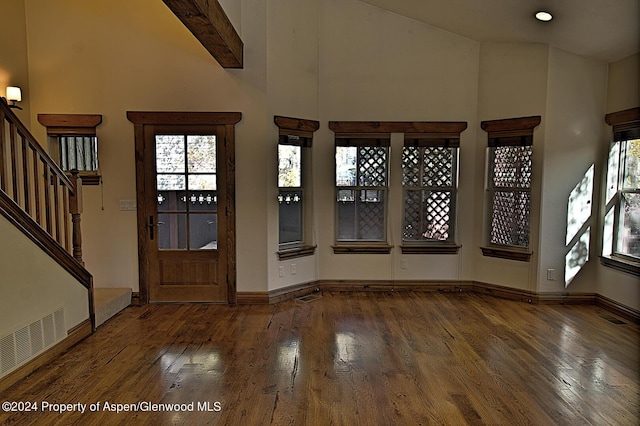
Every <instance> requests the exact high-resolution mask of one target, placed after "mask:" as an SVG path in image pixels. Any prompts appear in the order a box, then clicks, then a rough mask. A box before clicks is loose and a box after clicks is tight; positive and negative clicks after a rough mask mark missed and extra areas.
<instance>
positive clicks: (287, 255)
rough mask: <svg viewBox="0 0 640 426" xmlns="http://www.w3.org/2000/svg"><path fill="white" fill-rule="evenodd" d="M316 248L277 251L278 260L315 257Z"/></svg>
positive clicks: (294, 248) (305, 247) (300, 247)
mask: <svg viewBox="0 0 640 426" xmlns="http://www.w3.org/2000/svg"><path fill="white" fill-rule="evenodd" d="M315 252H316V246H299V247H293V248H287V249H282V250H278V251H277V253H276V254H277V255H278V260H287V259H294V258H296V257H305V256H313V255H314V254H315Z"/></svg>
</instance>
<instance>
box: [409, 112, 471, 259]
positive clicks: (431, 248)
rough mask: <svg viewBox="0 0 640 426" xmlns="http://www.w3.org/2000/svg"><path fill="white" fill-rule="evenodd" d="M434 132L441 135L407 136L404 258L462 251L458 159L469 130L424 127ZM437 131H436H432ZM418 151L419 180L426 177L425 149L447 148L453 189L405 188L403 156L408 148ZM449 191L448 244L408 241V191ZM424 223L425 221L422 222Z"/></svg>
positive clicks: (446, 125) (453, 125)
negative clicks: (459, 224)
mask: <svg viewBox="0 0 640 426" xmlns="http://www.w3.org/2000/svg"><path fill="white" fill-rule="evenodd" d="M424 124H425V125H428V126H430V127H431V128H432V130H437V129H439V130H441V132H430V133H405V134H404V143H403V152H402V159H401V165H402V233H401V235H402V236H401V241H402V245H401V246H400V249H401V251H402V254H421V253H424V254H456V253H458V250H459V249H460V245H459V244H458V243H457V242H456V241H457V218H458V214H457V205H458V175H459V165H460V163H459V161H460V160H459V159H460V133H461V132H462V131H463V130H464V129H466V122H465V123H443V122H429V123H424ZM434 127H435V129H433V128H434ZM409 147H415V148H419V149H420V159H421V163H420V167H419V170H420V176H422V175H423V173H424V171H425V169H424V161H423V159H424V149H426V148H446V149H452V150H453V151H452V164H451V179H452V180H451V185H450V186H424V185H422V182H420V185H418V186H409V185H405V184H404V173H405V168H404V158H405V157H404V154H405V151H404V149H405V148H409ZM418 190H419V191H425V190H434V191H449V192H451V200H450V206H449V218H450V219H449V229H448V231H449V238H447V239H446V240H426V239H425V240H405V239H404V232H405V218H406V214H405V211H406V206H407V199H406V194H407V192H408V191H418ZM422 216H424V215H422ZM422 219H424V218H422Z"/></svg>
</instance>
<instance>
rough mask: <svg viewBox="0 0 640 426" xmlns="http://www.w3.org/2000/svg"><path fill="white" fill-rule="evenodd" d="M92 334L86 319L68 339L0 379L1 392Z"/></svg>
mask: <svg viewBox="0 0 640 426" xmlns="http://www.w3.org/2000/svg"><path fill="white" fill-rule="evenodd" d="M91 333H92V325H91V320H90V319H86V320H84V321H83V322H81V323H80V324H78V325H77V326H75V327H74V328H72V329H71V330H69V332H68V333H67V337H66V338H65V339H63V340H61V341H60V342H58V343H57V344H56V345H54V346H53V347H51V349H49V350H47V351H45V352H43V353H42V354H40V355H38V356H37V357H35V358H34V359H32V360H31V361H29V362H27V363H26V364H24V365H23V366H21V367H19V368H17V369H16V370H14V371H12V372H11V373H9V374H7V375H6V376H5V377H3V378H2V379H0V392H3V391H5V390H6V389H8V388H9V387H11V386H13V385H14V384H16V383H17V382H18V381H20V380H22V379H24V378H25V377H27V376H28V375H30V374H31V373H33V372H34V371H36V370H37V369H38V368H40V367H42V366H43V365H45V364H48V363H49V362H51V361H52V360H54V359H55V358H56V357H58V356H60V355H61V354H62V353H64V352H66V351H67V350H69V349H70V348H71V347H72V346H73V345H75V344H76V343H78V342H80V341H81V340H83V339H84V338H86V337H88V336H90V335H91Z"/></svg>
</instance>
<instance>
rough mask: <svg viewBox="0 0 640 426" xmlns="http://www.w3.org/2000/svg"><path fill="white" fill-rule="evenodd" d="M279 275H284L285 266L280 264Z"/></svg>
mask: <svg viewBox="0 0 640 426" xmlns="http://www.w3.org/2000/svg"><path fill="white" fill-rule="evenodd" d="M278 275H279V276H280V277H284V266H278Z"/></svg>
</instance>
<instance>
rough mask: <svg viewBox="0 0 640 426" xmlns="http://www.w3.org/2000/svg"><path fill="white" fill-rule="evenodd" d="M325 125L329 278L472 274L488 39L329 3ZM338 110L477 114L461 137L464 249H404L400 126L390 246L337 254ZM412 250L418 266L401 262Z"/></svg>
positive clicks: (322, 242)
mask: <svg viewBox="0 0 640 426" xmlns="http://www.w3.org/2000/svg"><path fill="white" fill-rule="evenodd" d="M319 16H320V61H319V65H320V74H319V77H320V81H319V102H320V122H321V129H320V130H319V131H318V134H317V137H316V141H315V142H314V153H313V154H314V166H315V172H316V173H315V185H316V194H315V195H316V201H317V202H316V206H317V208H316V209H317V213H316V219H317V230H318V234H317V237H318V253H319V257H320V260H319V261H320V269H319V272H320V278H322V279H372V280H389V279H407V280H410V279H415V280H421V279H422V280H431V279H449V280H451V279H453V280H455V279H463V278H467V277H470V275H471V263H470V262H469V263H465V262H464V261H463V258H464V257H465V256H466V257H468V256H470V253H471V250H472V243H471V241H472V240H471V238H470V235H471V234H470V232H469V231H470V227H471V221H470V217H471V216H472V214H473V211H474V200H473V197H471V187H472V182H473V179H474V174H473V172H472V170H473V167H474V160H473V155H472V154H471V155H470V154H469V149H470V148H472V147H473V144H474V141H475V129H476V128H477V121H476V107H475V105H476V99H477V92H478V54H479V44H478V43H476V42H474V41H471V40H468V39H465V38H463V37H459V36H456V35H454V34H451V33H448V32H445V31H441V30H439V29H436V28H434V27H430V26H428V25H425V24H423V23H420V22H418V21H414V20H411V19H408V18H406V17H403V16H400V15H397V14H394V13H391V12H387V11H384V10H382V9H378V8H376V7H372V6H370V5H367V4H363V3H361V2H358V1H353V0H347V1H344V0H340V1H338V0H324V1H322V2H321V9H320V15H319ZM330 120H364V121H396V120H397V121H467V122H468V123H469V128H468V130H465V131H464V132H463V133H462V135H461V137H462V140H461V144H462V149H461V151H462V152H461V164H462V166H461V174H460V185H459V186H460V197H459V201H458V203H459V204H458V208H459V212H460V222H459V223H460V225H459V235H460V241H459V242H461V243H462V250H461V252H460V254H459V255H454V256H451V255H430V256H427V255H404V256H403V255H401V254H400V249H399V245H400V244H401V229H402V228H401V226H402V225H401V223H402V221H401V214H402V202H401V199H402V198H401V191H402V187H401V154H400V152H401V146H402V137H401V135H399V134H396V135H392V147H391V157H390V158H391V165H390V189H389V198H390V200H393V202H391V203H390V204H389V217H388V221H387V227H388V239H389V243H390V244H392V245H394V248H393V251H392V253H391V254H390V255H386V254H334V253H333V250H332V248H331V245H332V244H333V243H334V204H335V201H334V200H335V198H334V197H335V195H334V162H335V161H334V148H333V132H331V131H330V130H328V127H327V124H326V123H327V122H328V121H330ZM402 258H404V259H406V260H407V264H408V269H406V270H401V269H400V268H399V264H400V259H402Z"/></svg>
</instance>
